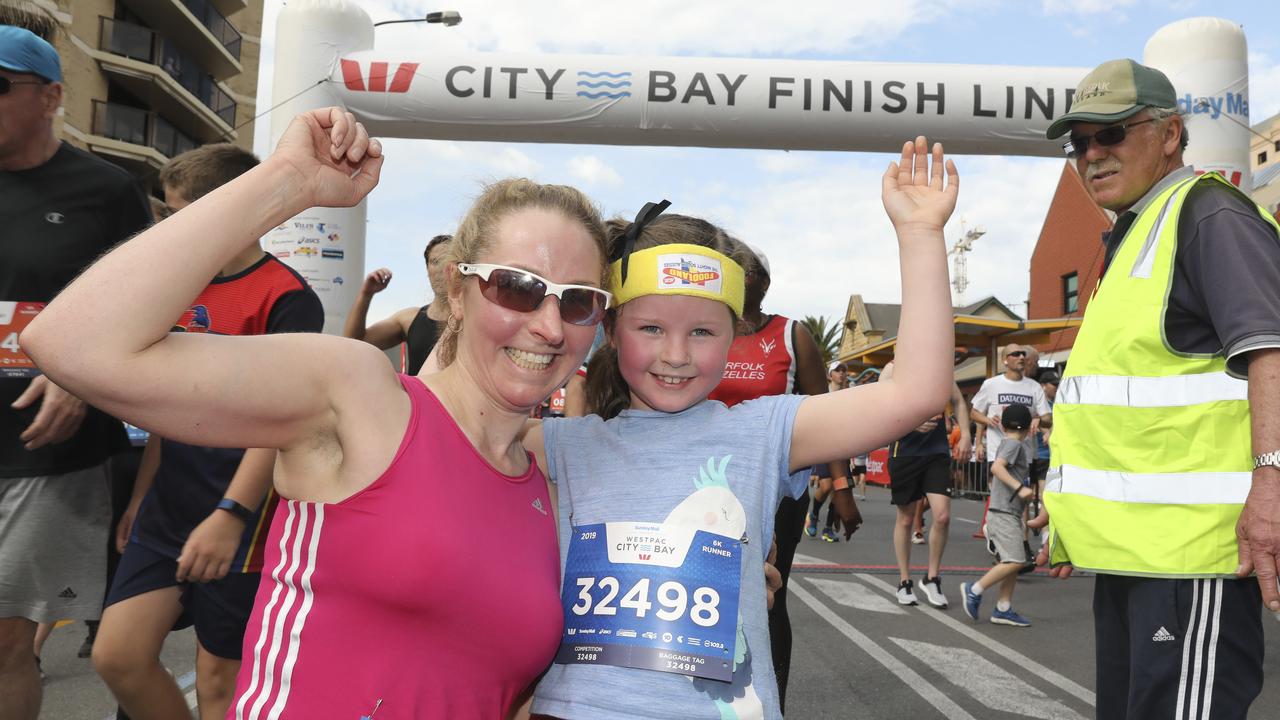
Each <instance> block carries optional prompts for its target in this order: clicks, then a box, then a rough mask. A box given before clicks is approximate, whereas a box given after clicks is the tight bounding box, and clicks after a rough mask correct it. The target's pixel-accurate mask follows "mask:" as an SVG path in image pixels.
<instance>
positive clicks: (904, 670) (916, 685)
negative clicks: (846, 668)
mask: <svg viewBox="0 0 1280 720" xmlns="http://www.w3.org/2000/svg"><path fill="white" fill-rule="evenodd" d="M805 579H806V580H808V581H809V582H813V580H812V579H811V578H805ZM801 585H802V583H792V584H791V585H790V586H789V587H788V589H787V591H788V592H789V593H791V594H792V595H794V596H795V597H796V599H798V600H800V601H801V602H803V603H804V604H805V605H808V606H809V608H810V609H811V610H813V611H814V612H815V613H817V614H818V617H820V618H822V619H823V620H826V621H827V622H828V623H830V624H831V626H832V627H834V628H835V629H836V630H839V631H840V633H841V634H842V635H844V636H845V637H847V638H849V639H850V640H851V641H853V644H855V645H857V646H858V647H859V648H861V649H862V651H863V652H865V653H866V654H868V655H870V656H871V657H872V658H873V659H875V660H876V662H878V663H880V664H881V665H883V666H884V667H885V669H886V670H888V671H889V672H891V673H893V674H894V675H897V676H898V679H899V680H901V681H902V683H903V684H904V685H906V686H907V687H909V688H911V689H912V690H914V691H915V692H916V694H917V695H919V696H920V697H921V698H923V699H924V701H925V702H927V703H929V704H930V705H932V706H933V707H934V708H936V709H937V710H938V712H940V713H942V716H943V717H945V718H948V720H977V718H975V717H974V716H972V715H970V714H969V713H967V712H965V710H964V708H962V707H960V706H959V705H958V704H956V701H954V700H952V699H951V698H949V697H947V696H946V695H945V694H944V693H943V692H942V691H941V690H939V689H938V688H936V687H934V686H933V685H931V684H930V683H929V681H927V680H925V679H924V678H923V677H921V676H920V673H917V672H916V671H915V670H912V669H911V668H909V667H907V665H906V664H905V663H903V662H902V661H901V660H899V659H898V658H896V657H894V656H893V655H891V654H890V653H889V651H888V650H885V649H884V648H882V647H880V646H879V645H878V644H876V642H875V641H874V640H872V639H871V638H869V637H867V636H866V635H863V634H862V632H860V631H859V630H858V629H857V628H855V627H853V626H852V625H850V624H849V623H847V622H845V620H844V618H842V617H840V616H839V615H837V614H836V613H834V612H832V611H831V610H830V609H829V608H828V607H827V606H826V605H823V604H822V602H821V601H820V600H818V599H817V598H816V597H814V596H812V595H810V594H809V593H808V591H806V590H805V589H804V588H803V587H801Z"/></svg>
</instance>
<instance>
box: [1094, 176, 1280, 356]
mask: <svg viewBox="0 0 1280 720" xmlns="http://www.w3.org/2000/svg"><path fill="white" fill-rule="evenodd" d="M1192 172H1193V170H1192V169H1191V168H1189V167H1186V168H1182V169H1180V170H1177V171H1175V172H1173V173H1170V174H1169V175H1168V176H1167V177H1165V178H1164V179H1163V180H1161V181H1160V182H1159V183H1157V184H1156V185H1155V186H1153V187H1152V189H1151V190H1149V191H1148V192H1147V194H1146V195H1145V196H1143V198H1142V200H1140V201H1138V203H1136V204H1135V205H1134V207H1133V208H1132V209H1131V210H1129V211H1127V212H1124V213H1121V214H1120V216H1119V217H1117V218H1116V224H1115V227H1114V228H1113V229H1112V231H1111V232H1110V233H1107V234H1105V235H1104V240H1105V242H1106V250H1107V252H1106V265H1107V266H1109V265H1110V263H1111V258H1112V256H1113V255H1114V254H1115V251H1116V250H1117V249H1118V248H1119V246H1120V241H1121V240H1122V239H1123V238H1124V234H1125V232H1127V231H1128V229H1129V227H1130V226H1131V225H1132V224H1133V221H1134V220H1135V219H1136V217H1137V212H1138V211H1140V210H1141V209H1142V208H1143V207H1144V205H1145V204H1146V203H1149V202H1150V201H1151V200H1152V199H1154V198H1155V196H1156V195H1158V194H1159V193H1160V192H1161V191H1162V190H1163V189H1164V188H1166V187H1168V186H1169V185H1170V184H1172V183H1175V182H1177V181H1178V180H1181V179H1184V178H1186V177H1189V176H1190V174H1191V173H1192ZM1138 240H1140V238H1138ZM1278 257H1280V237H1277V235H1276V231H1275V228H1273V227H1271V225H1270V224H1269V223H1267V222H1266V221H1265V220H1263V219H1262V218H1261V217H1259V216H1258V210H1257V208H1256V207H1255V206H1254V205H1253V204H1252V203H1250V202H1249V201H1248V200H1247V199H1246V198H1244V197H1243V196H1241V195H1240V194H1239V193H1237V192H1235V191H1233V190H1231V189H1230V188H1228V187H1226V186H1224V185H1221V184H1218V183H1213V184H1208V183H1203V184H1199V185H1196V186H1195V187H1194V188H1193V189H1192V190H1191V192H1190V193H1189V194H1188V195H1187V199H1186V202H1185V203H1184V205H1183V207H1182V214H1181V215H1179V217H1178V248H1177V255H1176V264H1175V266H1174V272H1173V282H1172V283H1171V286H1170V288H1169V308H1168V311H1167V312H1166V314H1165V336H1166V337H1167V338H1168V339H1169V345H1170V347H1172V348H1173V349H1174V350H1176V351H1179V352H1184V353H1223V354H1225V355H1226V357H1227V372H1229V373H1230V374H1232V375H1234V376H1236V377H1240V378H1244V377H1248V371H1249V368H1248V363H1247V356H1246V353H1248V352H1250V351H1252V350H1259V349H1262V348H1271V347H1280V262H1277V260H1276V258H1278ZM1104 272H1105V270H1104Z"/></svg>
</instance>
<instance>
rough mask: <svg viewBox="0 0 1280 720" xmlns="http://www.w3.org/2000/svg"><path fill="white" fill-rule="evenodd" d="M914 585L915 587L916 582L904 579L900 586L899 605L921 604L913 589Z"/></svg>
mask: <svg viewBox="0 0 1280 720" xmlns="http://www.w3.org/2000/svg"><path fill="white" fill-rule="evenodd" d="M914 587H915V584H914V583H912V582H911V581H910V580H903V581H902V584H901V585H899V586H898V604H899V605H919V604H920V602H919V601H918V600H916V594H915V591H914V590H913V588H914Z"/></svg>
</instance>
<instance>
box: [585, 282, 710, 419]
mask: <svg viewBox="0 0 1280 720" xmlns="http://www.w3.org/2000/svg"><path fill="white" fill-rule="evenodd" d="M733 335H734V318H733V312H732V311H730V310H729V308H728V306H726V305H725V304H724V303H722V302H719V301H716V300H708V299H706V298H699V297H691V296H686V295H645V296H643V297H638V298H636V299H634V300H632V301H631V302H628V303H627V304H626V305H623V306H622V307H621V308H619V309H618V313H617V316H616V319H615V321H614V323H613V327H612V329H611V332H610V339H611V341H612V343H613V344H614V346H615V347H616V348H617V349H618V368H619V369H620V370H621V371H622V377H623V379H625V380H626V381H627V385H628V386H629V387H630V388H631V408H632V409H633V410H660V411H662V412H680V411H681V410H684V409H686V408H689V407H692V406H693V405H695V404H697V403H698V402H700V401H702V400H704V399H706V397H707V395H709V394H711V391H712V390H714V389H715V387H716V385H719V384H720V378H721V377H722V376H723V375H724V366H725V362H726V361H727V359H728V357H729V346H730V345H731V344H733Z"/></svg>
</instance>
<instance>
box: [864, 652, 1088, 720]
mask: <svg viewBox="0 0 1280 720" xmlns="http://www.w3.org/2000/svg"><path fill="white" fill-rule="evenodd" d="M889 639H890V640H892V641H893V642H895V643H897V645H898V647H900V648H902V649H903V650H904V651H905V652H907V653H908V654H910V655H911V656H913V657H915V658H916V659H917V660H919V661H921V662H922V663H924V664H925V665H928V666H929V667H931V668H933V670H934V671H935V672H937V673H938V674H939V675H941V676H942V677H944V678H946V679H947V681H948V682H950V683H951V684H952V685H955V686H956V687H959V688H962V689H963V690H964V691H965V692H967V693H969V694H970V695H972V696H973V698H974V699H975V700H977V701H978V702H980V703H982V704H983V705H986V706H987V707H989V708H991V709H993V710H1000V711H1002V712H1007V713H1012V714H1014V715H1017V716H1018V717H1025V718H1040V720H1085V717H1084V716H1083V715H1081V714H1080V713H1078V712H1076V711H1075V710H1072V709H1071V708H1069V707H1067V706H1066V705H1063V704H1062V703H1060V702H1058V701H1057V700H1054V699H1053V698H1050V697H1049V696H1048V695H1045V694H1044V693H1043V692H1042V691H1040V690H1039V689H1037V688H1035V687H1032V686H1031V685H1029V684H1027V683H1026V682H1024V681H1023V680H1021V679H1019V678H1018V677H1017V676H1015V675H1013V674H1012V673H1010V672H1008V671H1006V670H1004V669H1002V668H1000V667H999V666H997V665H996V664H995V663H993V662H991V661H990V660H988V659H986V658H984V657H982V656H981V655H979V654H978V653H976V652H974V651H972V650H968V649H966V648H958V647H949V646H946V645H933V644H931V643H925V642H917V641H914V640H902V639H899V638H895V637H891V638H889Z"/></svg>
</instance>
